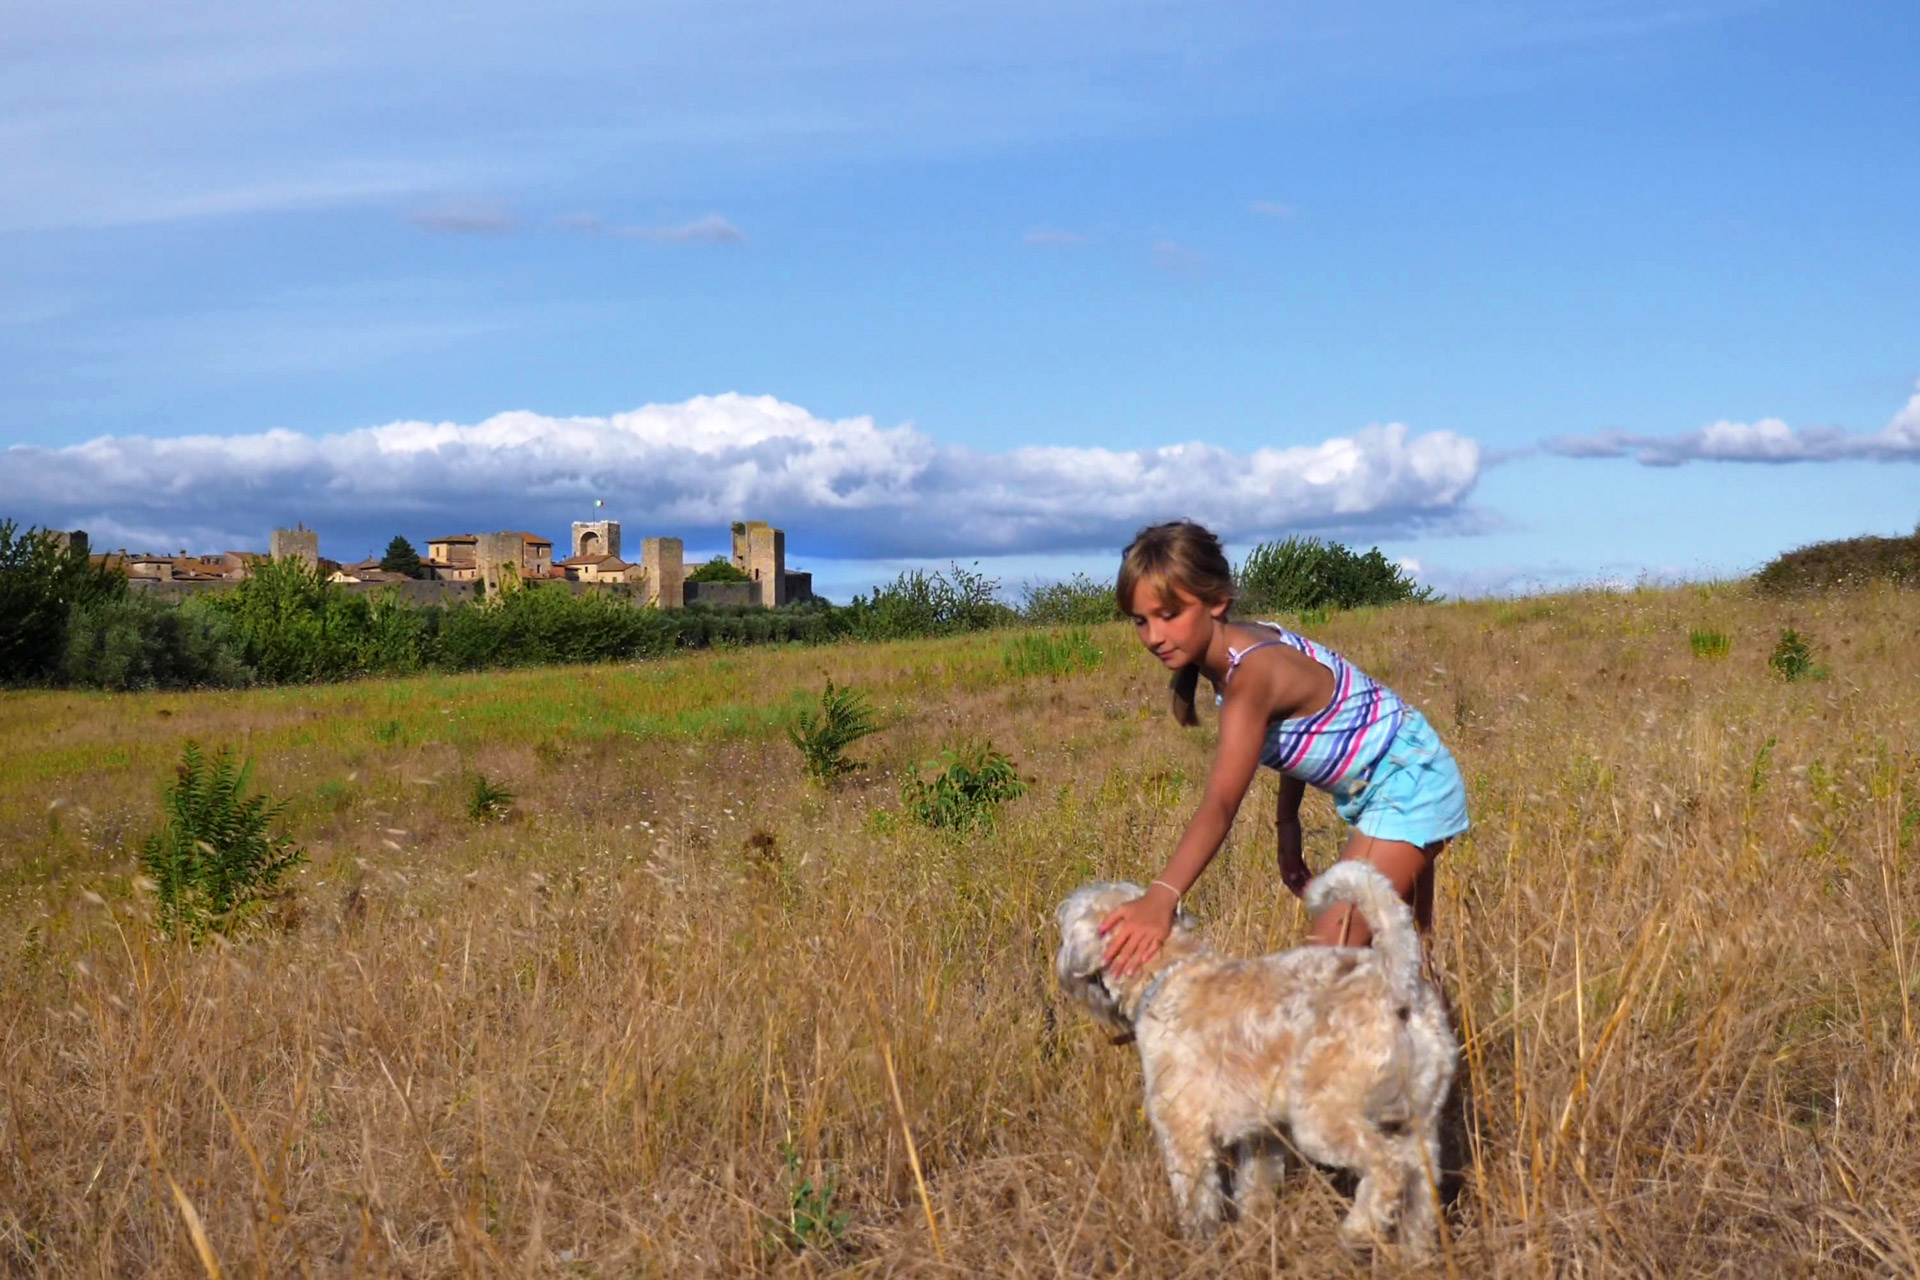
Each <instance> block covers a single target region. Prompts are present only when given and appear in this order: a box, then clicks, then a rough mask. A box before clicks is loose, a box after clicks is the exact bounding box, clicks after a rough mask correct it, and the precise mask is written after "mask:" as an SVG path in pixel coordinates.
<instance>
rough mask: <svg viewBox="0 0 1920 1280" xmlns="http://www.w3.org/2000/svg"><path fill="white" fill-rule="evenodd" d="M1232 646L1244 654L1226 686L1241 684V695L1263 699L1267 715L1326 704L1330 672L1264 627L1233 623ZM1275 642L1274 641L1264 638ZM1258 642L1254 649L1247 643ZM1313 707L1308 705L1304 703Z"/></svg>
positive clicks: (1283, 713) (1277, 714)
mask: <svg viewBox="0 0 1920 1280" xmlns="http://www.w3.org/2000/svg"><path fill="white" fill-rule="evenodd" d="M1233 630H1234V647H1235V648H1237V649H1240V650H1242V652H1243V654H1244V656H1243V657H1242V658H1241V659H1240V665H1239V667H1238V669H1236V670H1235V672H1234V675H1233V680H1232V683H1231V684H1230V685H1229V688H1233V687H1237V686H1240V685H1242V684H1243V682H1244V685H1245V688H1244V690H1243V692H1244V694H1245V695H1246V696H1248V697H1249V698H1250V699H1251V700H1253V701H1259V702H1265V703H1266V704H1267V709H1268V711H1269V714H1271V715H1274V716H1289V715H1295V714H1298V713H1299V712H1300V711H1302V710H1307V709H1317V708H1318V707H1320V706H1324V705H1325V704H1326V701H1327V698H1328V696H1329V695H1330V694H1331V692H1332V691H1331V689H1330V688H1326V687H1323V686H1326V685H1328V684H1329V683H1330V677H1331V673H1330V672H1328V671H1327V669H1326V668H1325V667H1323V666H1321V665H1320V664H1319V663H1318V662H1315V661H1314V660H1313V659H1312V658H1310V657H1308V656H1307V655H1306V654H1304V653H1302V652H1300V650H1298V649H1296V648H1294V647H1293V646H1292V645H1290V644H1288V643H1286V642H1285V641H1284V640H1280V637H1279V636H1278V634H1276V633H1275V632H1274V631H1272V630H1271V629H1269V628H1266V627H1250V626H1247V625H1245V624H1243V623H1236V624H1235V625H1234V628H1233ZM1270 640H1271V641H1279V643H1275V644H1267V643H1264V642H1266V641H1270ZM1254 644H1259V645H1260V647H1259V648H1258V649H1252V648H1251V646H1252V645H1254ZM1309 703H1311V704H1313V706H1312V707H1311V708H1309V706H1308V704H1309Z"/></svg>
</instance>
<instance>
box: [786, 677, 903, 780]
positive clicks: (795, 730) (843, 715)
mask: <svg viewBox="0 0 1920 1280" xmlns="http://www.w3.org/2000/svg"><path fill="white" fill-rule="evenodd" d="M879 730H880V726H879V725H878V724H876V723H875V722H874V718H873V709H872V708H871V707H870V706H868V704H867V699H866V695H865V694H862V693H858V692H855V691H854V690H852V689H836V688H834V687H833V681H831V680H829V681H827V688H826V692H824V693H822V694H821V695H820V710H819V712H818V713H815V712H813V711H811V710H807V709H802V710H801V711H800V713H799V714H798V715H796V716H794V718H793V723H792V724H790V725H788V726H787V740H788V741H789V742H791V743H793V746H794V750H796V751H798V752H799V753H800V759H801V760H802V761H803V762H804V763H805V765H806V769H807V776H808V777H809V778H812V779H813V780H814V781H815V782H818V783H820V784H821V785H822V786H826V785H829V784H831V783H832V782H834V781H835V780H836V779H839V778H843V777H845V776H846V775H847V774H849V773H853V772H855V771H857V770H860V769H864V768H866V765H865V764H864V763H862V762H861V761H858V760H849V759H847V757H846V750H847V748H848V747H850V746H852V745H853V744H854V743H856V742H858V741H860V739H862V738H864V737H867V736H868V735H869V734H873V733H877V732H879Z"/></svg>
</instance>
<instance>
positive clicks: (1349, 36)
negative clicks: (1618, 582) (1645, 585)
mask: <svg viewBox="0 0 1920 1280" xmlns="http://www.w3.org/2000/svg"><path fill="white" fill-rule="evenodd" d="M322 8H323V7H320V6H305V5H292V4H282V5H272V4H261V3H257V2H255V3H248V4H244V5H242V4H237V3H225V2H223V0H216V2H214V3H207V4H202V5H197V6H192V7H190V8H189V7H171V8H168V9H156V8H155V7H154V6H151V5H144V4H135V3H131V2H130V0H62V3H59V4H52V3H41V2H40V0H29V3H27V4H26V5H25V6H15V7H14V9H13V10H11V11H10V16H9V19H8V22H7V34H6V35H5V36H4V37H0V171H4V172H6V173H7V174H8V175H9V177H8V180H7V181H6V183H4V184H0V424H4V425H3V426H0V445H5V446H9V447H8V448H7V452H6V453H5V454H4V455H0V512H4V513H5V514H10V515H12V516H14V517H16V518H18V519H21V520H23V521H28V522H32V523H40V524H48V525H56V526H63V527H72V526H82V527H87V528H89V529H90V530H92V531H93V532H94V536H95V540H96V542H98V543H102V544H104V545H119V544H121V543H125V544H126V545H128V546H130V547H133V548H135V549H149V550H166V549H177V548H178V547H191V548H192V549H195V550H214V549H224V548H225V547H229V546H238V547H246V546H263V545H264V543H265V540H266V530H267V528H268V527H269V526H270V525H271V524H273V523H275V522H276V521H279V520H284V521H289V522H290V521H293V520H296V519H298V520H304V521H305V522H306V523H307V524H308V525H310V526H312V527H316V528H318V529H319V530H320V531H321V536H322V547H323V551H324V552H325V553H326V554H330V555H335V556H338V557H340V558H357V557H358V556H359V555H361V554H364V553H365V552H366V551H368V550H369V549H376V550H377V549H378V547H379V546H382V545H384V543H385V541H386V539H387V538H388V537H389V536H391V534H393V533H395V532H400V533H405V534H407V535H408V536H410V537H412V538H413V539H414V540H415V541H416V543H417V542H420V541H422V540H424V539H425V538H426V537H428V536H431V535H436V534H443V533H447V532H455V531H461V530H465V529H480V528H498V527H527V528H533V529H536V530H538V531H540V532H543V533H545V534H546V535H547V536H550V537H554V538H555V539H556V540H559V539H560V538H561V537H563V536H564V530H565V527H566V522H567V521H569V520H571V519H575V518H585V517H586V515H587V513H588V511H589V510H590V508H591V502H592V499H593V498H594V497H601V498H604V499H605V500H606V502H607V512H608V514H611V515H614V516H616V517H618V518H620V519H621V520H622V522H623V524H624V525H625V526H626V528H627V531H628V536H629V537H630V538H637V537H639V536H640V535H642V534H644V533H655V532H667V533H680V534H682V535H683V536H685V537H686V538H687V540H688V542H689V545H690V548H694V549H717V548H718V547H719V546H720V545H721V542H722V538H721V536H720V530H721V529H722V528H723V527H724V524H725V522H726V521H727V520H729V519H732V518H749V517H759V518H771V519H774V520H775V521H776V522H778V523H781V524H783V525H784V526H785V527H786V528H787V529H788V530H789V546H790V556H791V558H792V559H793V560H795V561H796V562H798V563H800V564H802V565H804V566H807V567H811V568H814V569H815V570H816V572H817V574H818V575H819V577H820V579H821V580H822V581H823V583H824V584H825V585H826V586H827V588H828V589H829V590H830V591H833V592H834V593H835V594H838V595H842V596H844V595H845V594H846V593H848V592H849V591H851V590H855V589H859V588H861V587H863V586H865V585H867V584H869V583H871V582H872V581H874V580H875V579H876V578H879V577H883V576H887V575H889V574H891V573H892V572H893V571H895V570H896V569H897V568H899V567H901V566H904V565H907V564H913V563H924V562H933V563H938V562H941V561H943V560H945V559H948V558H957V559H961V560H973V559H975V558H981V559H982V561H983V563H984V564H985V565H986V566H987V567H988V568H989V569H990V570H992V571H994V572H997V573H999V574H1000V575H1001V576H1002V577H1003V578H1005V579H1007V580H1008V582H1009V583H1010V584H1011V583H1017V582H1018V581H1020V580H1022V579H1026V578H1032V577H1036V576H1052V575H1057V574H1061V573H1065V572H1069V571H1072V570H1075V569H1087V570H1090V571H1092V572H1095V573H1098V574H1101V575H1103V576H1104V575H1105V574H1106V573H1107V572H1109V571H1110V569H1111V567H1112V565H1113V563H1114V560H1115V557H1116V553H1117V550H1118V547H1119V545H1120V543H1121V542H1122V541H1124V539H1125V536H1126V534H1127V532H1128V531H1129V530H1130V529H1131V528H1132V527H1134V526H1136V525H1137V524H1139V523H1142V522H1144V521H1146V520H1149V519H1155V518H1160V517H1164V516H1170V515H1190V516H1193V517H1195V518H1199V519H1202V520H1206V521H1208V522H1210V523H1212V524H1214V525H1216V526H1217V527H1219V528H1220V529H1221V530H1222V531H1223V533H1225V534H1226V536H1227V537H1228V538H1229V540H1230V542H1232V543H1233V544H1234V545H1236V546H1239V547H1244V546H1246V545H1248V544H1249V543H1251V542H1252V541H1254V540H1256V539H1258V538H1262V537H1269V536H1276V535H1283V534H1287V533H1293V532H1317V533H1325V534H1329V535H1331V536H1338V537H1342V538H1345V539H1348V540H1350V541H1355V542H1359V543H1361V544H1362V545H1371V544H1373V543H1376V542H1377V543H1378V544H1379V545H1381V546H1382V547H1383V548H1384V549H1386V550H1387V551H1388V552H1389V553H1390V554H1392V555H1394V556H1396V557H1405V558H1407V559H1409V560H1410V561H1412V562H1414V563H1416V564H1417V565H1418V566H1419V570H1420V573H1421V574H1422V576H1423V577H1425V578H1427V579H1428V580H1429V581H1432V582H1434V583H1436V584H1437V585H1439V586H1441V587H1442V588H1443V589H1445V590H1450V591H1460V592H1482V591H1500V590H1514V589H1524V588H1527V587H1531V586H1541V585H1557V584H1563V583H1578V582H1592V581H1600V580H1613V579H1620V578H1627V579H1632V578H1635V577H1637V576H1639V575H1642V574H1655V575H1662V576H1666V575H1674V574H1680V575H1688V576H1703V575H1709V574H1731V573H1738V572H1742V571H1745V570H1747V569H1750V568H1752V567H1753V566H1754V565H1756V564H1758V563H1760V562H1761V561H1764V560H1765V559H1766V558H1767V557H1768V556H1769V555H1771V554H1773V553H1774V552H1776V551H1778V550H1781V549H1783V548H1785V547H1788V546H1792V545H1797V544H1799V543H1803V542H1807V541H1811V540H1815V539H1821V538H1830V537H1843V536H1848V535H1851V534H1855V533H1862V532H1881V533H1891V532H1905V531H1907V530H1909V529H1911V528H1913V527H1914V525H1915V522H1916V521H1920V399H1916V395H1917V394H1920V306H1916V305H1915V299H1916V297H1917V296H1920V287H1917V286H1920V253H1916V251H1915V243H1914V240H1915V238H1914V235H1913V232H1912V230H1911V227H1912V225H1913V223H1914V219H1915V210H1916V209H1920V162H1916V159H1915V148H1914V146H1913V142H1912V139H1913V133H1914V127H1915V124H1916V122H1920V80H1917V79H1916V77H1914V76H1913V74H1912V67H1913V66H1914V65H1915V60H1916V55H1920V10H1916V9H1915V8H1914V7H1913V6H1912V5H1911V4H1910V3H1882V2H1880V0H1862V2H1860V3H1853V4H1848V5H1845V6H1835V5H1813V4H1806V3H1784V2H1783V3H1741V2H1738V0H1724V2H1718V3H1689V2H1688V0H1670V2H1667V3H1654V2H1651V0H1536V2H1534V3H1529V4H1525V5H1517V4H1512V3H1494V2H1492V0H1468V2H1465V3H1451V4H1436V3H1412V2H1401V0H1396V2H1373V0H1359V2H1353V3H1344V4H1305V3H1300V4H1285V3H1280V4H1275V3H1267V4H1258V5H1248V4H1238V3H1208V2H1205V0H1185V2H1183V3H1157V2H1147V0H1138V2H1105V0H1059V2H1056V3H1040V4H1035V3H1026V4H1001V3H993V2H990V0H985V2H983V0H972V2H970V3H966V4H949V3H941V2H938V0H933V2H929V3H923V4H916V5H898V4H880V3H848V4H837V5H816V4H804V3H782V4H773V3H764V2H757V0H730V2H716V0H703V2H700V3H664V4H663V3H653V4H649V3H631V2H629V3H621V4H612V3H570V2H566V0H562V2H559V3H550V4H547V5H542V6H505V5H499V4H494V3H490V2H488V0H481V2H480V3H476V4H470V5H465V6H458V7H456V6H443V5H436V4H422V5H414V6H392V5H385V4H372V3H359V2H349V3H345V4H340V5H333V6H325V7H324V12H321V11H320V10H321V9H322Z"/></svg>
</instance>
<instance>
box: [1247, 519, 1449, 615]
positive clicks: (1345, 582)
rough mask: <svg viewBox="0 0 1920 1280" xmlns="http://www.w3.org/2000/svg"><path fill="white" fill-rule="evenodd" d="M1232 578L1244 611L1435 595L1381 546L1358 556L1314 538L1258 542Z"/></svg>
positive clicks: (1348, 604) (1423, 599)
mask: <svg viewBox="0 0 1920 1280" xmlns="http://www.w3.org/2000/svg"><path fill="white" fill-rule="evenodd" d="M1234 576H1235V577H1236V578H1237V579H1238V585H1239V588H1240V598H1239V601H1238V604H1239V609H1240V612H1242V613H1243V614H1253V613H1302V612H1305V611H1307V610H1310V609H1358V608H1361V607H1363V606H1366V605H1383V604H1400V603H1403V602H1411V603H1416V604H1424V603H1426V602H1427V601H1429V600H1432V599H1433V598H1434V593H1433V590H1432V588H1430V587H1423V586H1421V585H1420V584H1418V583H1416V582H1415V581H1414V580H1413V579H1412V578H1409V577H1408V576H1407V575H1406V572H1405V571H1404V570H1403V569H1401V568H1400V566H1399V565H1397V564H1394V563H1393V562H1392V561H1391V560H1388V559H1387V557H1386V556H1385V555H1384V554H1383V553H1382V552H1381V550H1380V548H1378V547H1374V548H1373V549H1372V550H1370V551H1368V552H1367V553H1366V554H1364V555H1362V554H1360V553H1358V552H1356V551H1354V550H1353V548H1351V547H1348V546H1346V545H1344V544H1342V543H1338V542H1322V541H1321V540H1320V539H1318V538H1287V539H1284V540H1282V541H1279V542H1263V543H1261V544H1260V545H1259V546H1257V547H1255V548H1254V549H1253V550H1252V551H1250V552H1248V553H1247V558H1246V559H1245V560H1244V561H1242V562H1241V564H1240V568H1239V571H1238V572H1237V573H1236V574H1235V575H1234Z"/></svg>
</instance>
